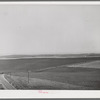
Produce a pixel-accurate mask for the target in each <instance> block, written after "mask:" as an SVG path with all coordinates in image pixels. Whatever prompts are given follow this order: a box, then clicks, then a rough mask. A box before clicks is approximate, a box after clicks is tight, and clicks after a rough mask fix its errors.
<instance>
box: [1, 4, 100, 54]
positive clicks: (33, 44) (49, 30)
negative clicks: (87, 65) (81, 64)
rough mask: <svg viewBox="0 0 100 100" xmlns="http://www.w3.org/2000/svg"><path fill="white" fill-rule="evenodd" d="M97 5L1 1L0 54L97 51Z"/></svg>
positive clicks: (99, 15) (99, 8) (99, 46)
mask: <svg viewBox="0 0 100 100" xmlns="http://www.w3.org/2000/svg"><path fill="white" fill-rule="evenodd" d="M99 43H100V6H93V5H91V6H77V5H74V6H71V5H69V6H68V5H48V6H47V5H0V55H6V54H59V53H63V54H67V53H100V44H99Z"/></svg>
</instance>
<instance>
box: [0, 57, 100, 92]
mask: <svg viewBox="0 0 100 100" xmlns="http://www.w3.org/2000/svg"><path fill="white" fill-rule="evenodd" d="M99 60H100V58H99V57H96V58H95V57H93V58H92V57H91V58H33V59H17V60H2V61H0V62H2V63H0V64H2V65H3V66H4V68H5V69H6V70H5V73H6V74H7V73H8V72H9V71H10V72H11V77H10V76H9V75H8V76H5V77H6V78H7V80H8V81H10V82H11V83H13V85H14V86H15V87H16V88H17V89H53V90H55V89H56V90H57V89H58V90H61V89H62V90H100V85H99V84H100V68H99V65H100V61H99ZM78 63H79V65H78ZM82 63H84V66H87V67H82V66H81V64H82ZM87 63H88V64H87ZM73 64H74V66H76V65H78V67H73ZM7 65H8V68H9V70H7ZM88 65H89V66H92V68H88ZM69 66H70V67H69ZM71 66H72V67H71ZM96 66H98V67H96ZM48 67H49V69H47V68H48ZM53 67H54V68H53ZM45 68H46V70H41V71H38V70H40V69H45ZM27 69H28V70H30V72H29V77H30V84H28V78H27V77H28V72H27ZM15 70H16V71H15ZM8 74H9V73H8Z"/></svg>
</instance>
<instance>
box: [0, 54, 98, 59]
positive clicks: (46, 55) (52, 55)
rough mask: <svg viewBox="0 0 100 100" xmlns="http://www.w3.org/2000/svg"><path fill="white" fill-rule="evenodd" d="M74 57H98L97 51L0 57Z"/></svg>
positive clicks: (6, 56)
mask: <svg viewBox="0 0 100 100" xmlns="http://www.w3.org/2000/svg"><path fill="white" fill-rule="evenodd" d="M75 57H100V54H99V53H98V54H97V53H84V54H40V55H5V56H0V58H75Z"/></svg>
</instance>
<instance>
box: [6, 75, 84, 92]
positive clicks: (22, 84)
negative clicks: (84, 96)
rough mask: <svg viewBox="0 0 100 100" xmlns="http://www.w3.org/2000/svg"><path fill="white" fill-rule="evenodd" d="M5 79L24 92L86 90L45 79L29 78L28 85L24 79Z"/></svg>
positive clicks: (14, 77)
mask: <svg viewBox="0 0 100 100" xmlns="http://www.w3.org/2000/svg"><path fill="white" fill-rule="evenodd" d="M5 78H6V79H7V80H8V81H9V82H10V83H11V84H12V85H13V86H14V87H15V88H16V89H25V90H30V89H31V90H40V89H43V90H76V89H78V90H80V89H86V88H85V87H82V86H77V85H72V84H68V83H62V82H56V81H50V80H45V79H37V78H30V80H29V83H28V79H27V78H26V77H19V76H11V77H10V76H8V75H5Z"/></svg>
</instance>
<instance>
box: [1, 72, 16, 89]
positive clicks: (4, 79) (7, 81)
mask: <svg viewBox="0 0 100 100" xmlns="http://www.w3.org/2000/svg"><path fill="white" fill-rule="evenodd" d="M4 75H5V74H3V75H2V76H3V78H4V80H5V81H6V82H7V83H8V84H10V85H11V86H12V87H13V88H14V89H15V90H16V88H15V87H14V86H13V85H12V84H11V83H9V81H8V80H7V79H6V78H5V76H4Z"/></svg>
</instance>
